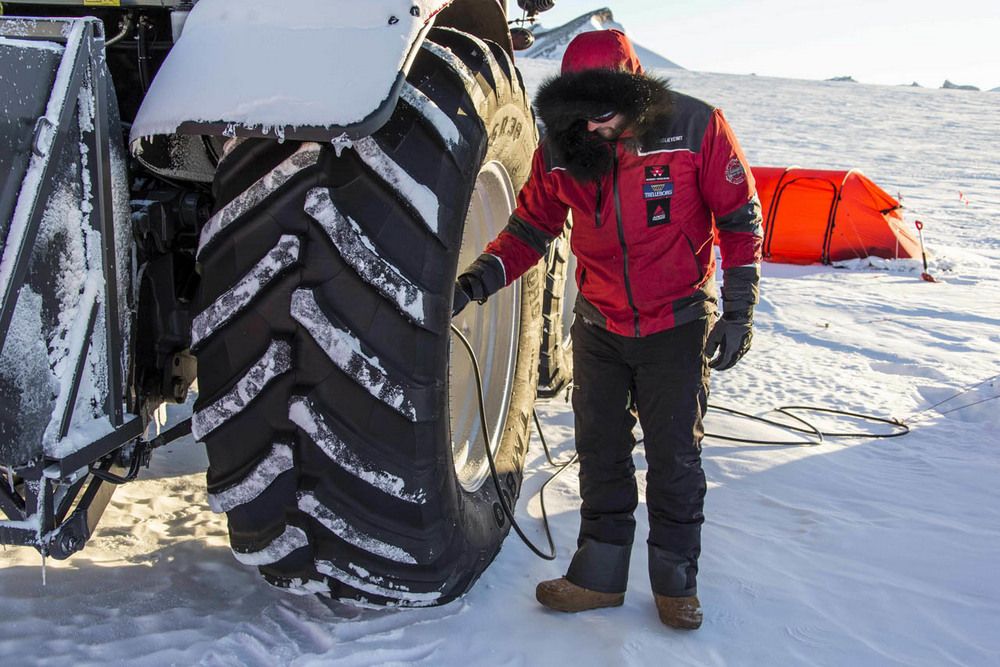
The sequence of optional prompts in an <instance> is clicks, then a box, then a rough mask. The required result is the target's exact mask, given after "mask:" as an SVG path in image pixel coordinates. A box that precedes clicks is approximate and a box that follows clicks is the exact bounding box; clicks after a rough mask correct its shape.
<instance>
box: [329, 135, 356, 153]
mask: <svg viewBox="0 0 1000 667" xmlns="http://www.w3.org/2000/svg"><path fill="white" fill-rule="evenodd" d="M330 143H331V144H333V150H334V151H336V153H337V157H340V154H341V153H343V152H344V149H345V148H351V147H352V146H354V142H353V141H351V140H350V138H348V136H347V133H346V132H345V133H344V134H341V135H340V136H339V137H334V138H333V139H331V140H330Z"/></svg>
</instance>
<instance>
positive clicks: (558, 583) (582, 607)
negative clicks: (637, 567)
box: [535, 577, 625, 612]
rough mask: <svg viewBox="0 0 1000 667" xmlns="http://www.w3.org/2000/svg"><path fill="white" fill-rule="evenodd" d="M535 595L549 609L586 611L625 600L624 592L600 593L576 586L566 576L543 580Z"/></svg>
mask: <svg viewBox="0 0 1000 667" xmlns="http://www.w3.org/2000/svg"><path fill="white" fill-rule="evenodd" d="M535 597H536V598H538V601H539V602H541V603H542V604H543V605H545V606H546V607H548V608H549V609H555V610H556V611H568V612H577V611H587V610H588V609H600V608H601V607H620V606H622V603H624V602H625V594H624V593H601V592H600V591H592V590H590V589H589V588H584V587H583V586H577V585H576V584H574V583H573V582H571V581H569V580H568V579H567V578H566V577H559V578H558V579H551V580H549V581H543V582H542V583H540V584H538V587H537V588H536V589H535Z"/></svg>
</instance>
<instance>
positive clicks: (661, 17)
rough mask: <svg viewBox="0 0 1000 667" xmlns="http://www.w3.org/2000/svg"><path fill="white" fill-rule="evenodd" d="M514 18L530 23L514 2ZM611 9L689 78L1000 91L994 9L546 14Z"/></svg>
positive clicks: (920, 2) (782, 6) (764, 3)
mask: <svg viewBox="0 0 1000 667" xmlns="http://www.w3.org/2000/svg"><path fill="white" fill-rule="evenodd" d="M508 7H509V12H510V16H511V18H516V17H519V16H520V15H521V12H520V9H519V8H518V7H517V3H516V2H515V1H514V0H508ZM602 7H609V8H610V9H611V11H612V12H613V13H614V16H615V20H616V21H617V22H618V23H620V24H622V25H623V26H624V28H625V30H626V31H627V32H628V34H629V36H630V37H631V38H633V39H634V40H635V41H636V42H637V43H639V44H641V45H642V46H644V47H646V48H648V49H651V50H653V51H655V52H656V53H658V54H660V55H662V56H663V57H665V58H668V59H670V60H672V61H674V62H676V63H677V64H679V65H681V66H682V67H684V68H685V69H690V70H694V71H702V72H720V73H727V74H757V75H761V76H773V77H780V78H791V79H809V80H826V79H831V78H834V77H843V76H850V77H852V78H853V79H854V80H855V81H858V82H860V83H870V84H881V85H909V84H911V83H914V82H916V83H918V84H919V85H921V86H923V87H925V88H940V87H941V86H942V84H943V83H944V82H945V80H948V81H950V82H951V83H953V84H956V85H972V86H976V87H977V88H979V89H980V90H984V91H989V90H993V89H996V88H1000V50H998V49H996V48H995V47H994V46H993V41H994V39H995V36H996V35H998V34H1000V11H998V10H997V9H996V7H995V5H994V4H993V3H992V2H990V1H988V0H957V1H956V2H952V3H949V4H948V5H947V6H946V7H947V9H944V8H943V6H942V5H941V4H940V3H932V2H930V1H929V0H914V1H913V2H904V1H903V0H885V1H883V2H881V3H870V2H865V1H864V0H841V2H840V3H839V6H838V7H837V8H836V9H833V10H831V8H830V7H829V6H821V5H818V4H816V3H799V2H794V1H793V0H757V1H756V2H750V1H749V0H703V1H702V2H698V3H667V4H664V3H663V2H662V0H628V2H624V1H623V2H619V3H615V2H613V1H612V0H559V1H558V2H557V5H556V7H555V8H554V9H552V10H551V11H549V12H545V13H543V14H541V15H540V17H539V20H540V23H542V25H543V26H545V27H546V28H554V27H557V26H559V25H562V24H564V23H566V22H567V21H571V20H572V19H574V18H576V17H578V16H580V15H583V14H586V13H588V12H591V11H594V10H597V9H600V8H602Z"/></svg>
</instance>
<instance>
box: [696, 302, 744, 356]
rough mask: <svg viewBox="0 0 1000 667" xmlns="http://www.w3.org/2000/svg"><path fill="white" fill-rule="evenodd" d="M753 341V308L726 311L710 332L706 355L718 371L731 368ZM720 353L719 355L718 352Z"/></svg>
mask: <svg viewBox="0 0 1000 667" xmlns="http://www.w3.org/2000/svg"><path fill="white" fill-rule="evenodd" d="M751 341H753V308H749V309H747V310H734V311H729V312H727V313H725V314H724V315H723V316H722V317H721V318H720V319H719V321H718V322H716V323H715V326H714V327H712V332H711V333H709V334H708V342H707V343H706V344H705V355H706V356H707V357H708V358H709V359H710V361H709V362H708V365H709V367H710V368H714V369H715V370H717V371H725V370H729V369H730V368H732V367H733V366H735V365H736V362H737V361H739V360H740V359H742V358H743V355H744V354H746V353H747V350H749V349H750V343H751ZM716 353H718V355H717V354H716Z"/></svg>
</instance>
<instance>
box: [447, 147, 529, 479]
mask: <svg viewBox="0 0 1000 667" xmlns="http://www.w3.org/2000/svg"><path fill="white" fill-rule="evenodd" d="M513 210H514V188H513V186H512V185H511V181H510V176H508V174H507V170H506V169H505V168H504V167H503V165H501V164H500V163H498V162H488V163H487V164H485V165H484V166H483V168H482V169H481V170H480V172H479V175H478V176H477V177H476V186H475V190H474V191H473V193H472V200H471V202H470V204H469V211H468V214H467V215H466V222H465V234H464V236H463V239H462V251H461V253H460V254H459V262H458V265H459V268H460V269H461V268H464V267H466V266H468V265H469V264H470V263H471V262H472V261H474V260H475V259H476V257H478V256H479V253H480V252H482V249H483V247H484V246H485V245H486V244H487V243H488V242H490V241H492V240H493V239H494V238H495V237H496V235H497V234H499V233H500V231H501V230H502V229H503V228H504V227H505V226H506V224H507V221H508V219H509V218H510V214H511V212H512V211H513ZM520 315H521V290H520V286H519V285H518V284H517V283H515V284H513V285H511V286H510V287H508V288H506V289H502V290H500V291H499V292H498V293H496V294H494V295H493V296H491V297H490V299H489V301H487V302H486V303H485V304H483V305H479V304H476V303H472V304H470V305H469V306H468V307H467V308H466V309H465V311H463V312H462V314H461V315H459V316H458V317H456V318H455V319H454V320H453V323H454V325H455V326H456V327H458V329H459V330H460V331H461V332H462V334H463V335H465V337H466V338H468V340H469V343H470V344H471V345H472V349H473V350H475V353H476V358H477V359H478V361H479V368H480V372H481V373H482V379H483V393H484V394H485V399H486V400H485V408H486V418H487V426H488V433H489V436H490V443H491V444H492V446H493V452H494V453H495V452H496V449H497V447H498V446H499V443H500V437H501V434H502V433H503V426H504V422H505V421H506V415H507V409H508V407H509V404H510V395H511V391H512V388H513V383H514V370H515V364H516V361H517V339H518V325H519V323H520V319H521V317H520ZM449 367H450V378H449V380H450V382H449V398H450V400H449V409H450V417H451V443H452V457H453V461H454V464H455V474H456V475H457V477H458V481H459V483H460V484H461V485H462V487H463V488H464V489H465V490H466V491H470V492H471V491H475V490H477V489H478V488H479V487H480V486H481V485H482V483H483V482H484V481H485V480H486V477H487V474H488V472H489V462H488V460H487V458H486V443H485V441H484V439H483V434H482V427H481V420H480V417H479V396H478V390H477V389H476V380H475V376H474V371H473V366H472V362H471V360H470V359H469V355H468V354H467V352H466V350H465V348H464V347H463V346H462V344H461V343H460V342H458V341H456V340H454V337H453V338H452V341H451V363H450V364H449Z"/></svg>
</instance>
